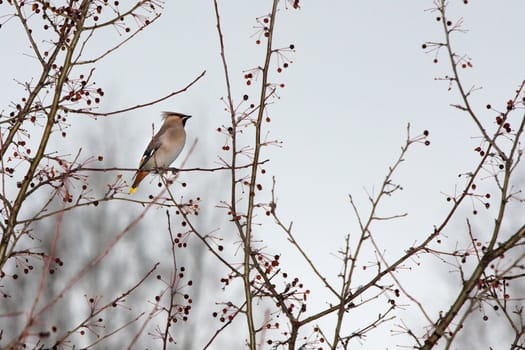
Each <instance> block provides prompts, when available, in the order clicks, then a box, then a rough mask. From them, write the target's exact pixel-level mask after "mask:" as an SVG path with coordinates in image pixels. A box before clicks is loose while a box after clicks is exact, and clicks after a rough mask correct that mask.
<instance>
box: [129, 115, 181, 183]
mask: <svg viewBox="0 0 525 350" xmlns="http://www.w3.org/2000/svg"><path fill="white" fill-rule="evenodd" d="M162 118H163V119H164V124H162V127H161V128H160V130H159V132H158V133H157V134H156V135H155V136H153V138H152V139H151V142H150V143H149V145H148V147H146V151H145V152H144V155H143V156H142V159H141V160H140V164H139V168H138V170H137V172H136V173H135V176H134V178H135V181H133V185H131V188H130V189H129V193H133V192H135V191H136V190H137V187H138V186H139V184H140V182H141V181H142V180H143V179H144V178H145V177H146V175H148V173H149V171H150V170H155V169H162V168H167V167H169V166H170V164H171V163H173V161H174V160H175V159H177V157H178V156H179V154H180V152H181V151H182V149H183V148H184V143H185V142H186V131H185V130H184V126H185V125H186V121H187V120H188V119H189V118H191V115H185V114H182V113H176V112H162Z"/></svg>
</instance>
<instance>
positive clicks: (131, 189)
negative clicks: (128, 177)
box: [128, 187, 137, 194]
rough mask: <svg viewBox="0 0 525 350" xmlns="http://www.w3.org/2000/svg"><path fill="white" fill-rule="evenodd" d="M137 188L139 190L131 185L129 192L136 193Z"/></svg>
mask: <svg viewBox="0 0 525 350" xmlns="http://www.w3.org/2000/svg"><path fill="white" fill-rule="evenodd" d="M136 190H137V188H136V187H130V188H129V192H128V193H129V194H133V193H135V191H136Z"/></svg>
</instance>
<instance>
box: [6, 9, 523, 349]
mask: <svg viewBox="0 0 525 350" xmlns="http://www.w3.org/2000/svg"><path fill="white" fill-rule="evenodd" d="M431 7H432V1H429V0H425V1H422V0H406V1H388V0H387V1H351V0H335V1H303V2H302V9H301V10H299V11H282V12H281V13H280V14H279V15H278V19H277V20H278V23H277V28H276V30H277V35H276V39H275V43H276V46H282V47H284V46H288V45H289V44H292V43H293V44H294V45H295V48H296V52H295V53H291V54H289V55H288V56H289V58H291V59H292V61H293V63H292V64H291V65H290V67H289V68H288V69H286V70H285V71H284V72H283V73H281V74H277V73H275V74H273V78H274V79H275V80H276V81H278V82H281V81H282V82H284V83H285V84H286V87H285V88H284V89H283V90H281V91H279V93H278V94H279V96H281V99H280V100H279V101H277V102H276V103H275V104H274V105H271V106H270V107H269V109H268V110H269V114H270V116H271V118H272V121H271V123H270V124H269V127H270V135H269V138H270V139H274V138H275V139H279V140H282V141H283V145H282V148H277V147H271V148H267V149H265V150H264V153H263V158H270V159H271V161H270V163H269V165H268V166H267V167H266V168H267V170H268V173H269V175H267V176H266V177H264V178H263V179H265V180H264V182H263V186H264V187H265V188H269V187H270V186H271V175H275V177H276V180H277V196H278V200H279V201H278V211H279V213H280V216H281V217H282V219H283V220H284V221H289V220H292V221H294V232H295V233H296V235H297V238H298V239H299V240H300V242H301V244H302V245H303V246H304V248H305V250H306V251H308V252H310V253H311V256H312V258H313V260H314V261H316V262H318V263H321V262H323V263H322V265H321V266H322V270H323V271H324V272H325V273H327V274H332V277H333V278H334V279H335V277H336V274H337V272H338V269H339V264H338V260H337V259H336V258H335V257H333V256H332V255H330V254H331V253H334V252H336V251H337V249H339V248H340V247H342V245H343V237H344V235H345V234H347V233H350V234H353V233H356V232H357V231H356V230H357V226H356V221H355V220H354V217H353V215H352V210H351V206H350V205H349V203H348V194H350V193H351V194H352V195H354V198H355V200H356V201H357V202H358V204H359V206H360V208H361V209H363V210H365V209H366V208H367V205H368V203H367V197H366V192H365V189H366V191H369V192H370V193H372V192H373V191H374V189H376V190H377V189H378V188H379V185H380V182H381V181H382V179H383V177H384V175H385V173H386V170H387V167H388V166H389V165H390V164H391V163H392V162H393V161H394V160H395V158H396V157H397V155H398V154H399V150H400V146H401V145H402V144H403V143H404V141H405V137H406V125H407V123H410V124H411V128H412V135H417V134H419V133H421V132H422V131H423V130H425V129H428V130H429V131H430V141H431V146H430V147H425V146H423V145H416V146H415V147H413V149H412V151H410V152H409V154H408V156H407V158H406V160H407V161H406V162H405V164H403V166H402V168H401V170H400V172H399V173H398V176H396V177H395V178H396V179H397V180H398V182H399V183H400V184H401V185H402V186H403V188H404V190H403V192H401V193H400V194H398V195H396V196H394V197H393V198H392V199H389V200H387V201H386V202H385V203H384V204H385V206H384V207H383V209H382V210H380V213H382V214H384V215H393V214H400V213H403V212H408V213H409V215H408V217H407V218H404V219H401V220H399V221H398V222H396V223H393V224H389V225H388V231H385V232H384V233H383V234H384V236H385V240H384V241H383V242H382V244H383V248H384V249H386V250H387V254H386V256H387V257H390V258H393V257H395V256H398V254H399V252H400V251H402V249H403V248H406V247H407V246H409V245H410V244H412V243H413V242H415V241H417V240H419V239H421V238H422V237H424V236H425V235H426V234H427V233H428V232H429V231H430V230H432V225H433V224H436V223H438V222H439V220H441V218H442V215H443V213H445V211H446V210H447V203H446V201H445V196H444V195H443V193H453V192H454V186H455V184H457V183H462V179H461V178H458V174H460V173H463V172H467V171H470V170H471V167H472V165H473V164H474V161H475V160H476V158H475V157H474V156H472V154H473V151H472V150H473V149H474V148H475V147H476V146H478V145H479V142H480V141H479V139H476V138H472V137H475V136H478V132H477V130H476V129H475V127H474V125H473V124H472V122H471V121H470V120H468V119H467V118H466V116H465V115H464V114H463V113H462V112H460V111H459V110H457V109H454V108H452V107H450V106H449V105H450V104H454V103H458V102H459V97H458V94H457V93H456V91H455V90H452V91H451V92H449V91H447V83H446V82H439V81H435V80H434V78H435V77H439V76H442V75H443V74H447V73H448V72H449V71H450V70H449V63H448V62H447V61H446V57H445V55H444V54H441V55H440V56H439V59H440V62H439V64H434V63H432V60H433V58H434V54H433V53H429V54H425V52H424V50H422V49H421V44H422V43H423V42H425V41H441V40H443V34H442V31H441V28H440V26H439V23H437V22H436V20H435V17H436V16H437V15H436V14H435V13H431V12H430V11H425V10H427V9H429V8H431ZM4 8H5V6H0V16H1V15H2V14H3V13H2V12H1V11H4ZM269 10H270V4H269V2H267V1H235V2H234V1H221V4H220V11H221V19H222V24H223V30H224V35H225V40H226V55H227V58H228V62H229V67H230V72H231V74H232V78H233V91H234V93H235V96H234V97H235V98H236V99H237V101H240V99H241V96H242V95H243V94H245V93H246V94H248V95H249V96H250V98H253V99H254V100H255V97H256V95H257V89H256V87H250V88H249V87H247V86H246V85H245V84H244V81H243V79H242V76H243V73H242V72H243V70H246V69H250V68H252V67H256V66H258V65H261V64H262V60H263V57H262V53H263V47H262V46H257V45H255V38H253V37H250V35H251V34H253V33H255V31H256V30H254V29H252V27H253V26H255V25H256V22H255V18H256V17H257V16H261V15H264V14H267V13H268V11H269ZM449 13H450V16H451V19H452V20H453V21H456V20H458V19H459V18H461V17H464V26H465V28H466V29H468V30H469V31H468V32H467V33H466V34H459V35H457V34H456V35H454V36H453V39H454V47H455V48H456V50H457V51H458V52H459V53H465V54H466V55H468V56H469V57H471V58H472V62H473V68H471V69H465V70H462V71H461V74H462V76H464V77H465V79H466V81H467V82H468V83H467V84H466V85H467V86H471V85H475V86H477V87H482V88H483V89H482V90H480V91H477V92H476V93H475V96H476V97H475V98H474V101H476V102H477V104H476V105H475V109H476V110H478V111H480V112H482V113H484V117H486V118H487V119H490V118H493V117H494V115H493V113H491V112H488V111H487V112H484V111H483V109H484V106H485V104H487V103H491V104H492V105H493V106H495V107H497V108H500V109H503V108H504V106H505V102H506V100H507V99H508V98H509V97H511V96H512V94H513V92H514V90H515V88H516V87H517V85H518V84H519V83H520V82H521V80H522V79H523V78H524V73H525V68H524V65H523V57H524V56H525V53H524V50H525V49H524V46H523V44H522V37H523V33H522V31H523V30H522V29H523V25H522V22H523V14H524V13H525V2H523V1H521V0H512V1H511V0H509V1H505V2H488V1H479V0H471V1H469V4H468V5H464V4H463V1H451V8H450V11H449ZM21 35H22V32H21V30H20V27H19V25H18V23H15V22H14V21H11V22H8V23H7V24H6V25H4V27H3V28H2V29H0V40H1V41H2V46H3V48H4V49H3V50H2V51H3V52H2V54H1V56H0V63H1V64H2V67H3V69H1V70H0V81H2V84H0V105H1V106H2V107H1V108H2V109H3V110H6V109H7V108H6V106H8V105H9V103H10V101H13V100H16V99H17V98H19V97H20V96H21V95H22V93H21V89H20V87H19V86H18V85H17V84H16V83H15V82H14V81H13V78H16V79H18V80H20V81H25V80H26V79H28V78H29V77H31V76H32V75H31V74H32V73H34V72H35V70H33V68H32V67H37V63H36V61H35V60H33V59H32V58H29V57H27V56H24V55H23V54H24V53H29V51H30V50H29V48H27V47H25V42H26V41H25V38H23V37H21ZM99 39H104V40H111V39H112V38H111V35H108V37H107V38H99ZM113 39H118V35H117V34H116V33H115V37H114V38H113ZM100 47H101V48H103V47H105V46H104V44H102V43H101V44H100ZM91 50H93V52H96V51H97V48H95V47H92V48H91ZM203 70H206V71H207V73H206V76H205V77H204V78H203V79H202V80H201V81H199V82H198V83H197V84H196V85H195V86H194V87H192V88H191V89H190V90H189V91H188V92H187V93H185V94H181V95H179V96H176V97H175V98H172V99H170V100H168V101H165V102H163V103H161V104H159V105H157V106H153V107H151V108H147V109H144V110H142V111H134V112H130V113H126V114H124V115H120V116H115V117H110V118H99V119H98V120H97V121H94V120H91V119H88V118H86V117H83V116H79V117H77V116H75V117H70V121H71V123H72V126H71V128H70V130H68V133H69V134H70V136H71V137H69V138H68V139H67V141H68V143H67V144H64V145H62V146H61V147H63V148H64V149H67V150H69V149H71V151H70V152H71V153H75V151H74V150H75V149H76V148H77V147H78V146H80V145H82V144H83V140H85V138H87V137H90V136H92V135H97V134H99V133H101V132H102V130H103V129H105V128H109V129H110V130H118V135H116V139H117V140H118V141H121V142H122V143H123V147H122V148H120V152H122V154H119V156H118V159H117V162H118V164H117V165H119V166H125V167H132V166H135V165H136V164H137V162H138V160H139V158H140V155H141V153H142V151H143V148H144V146H145V145H146V144H147V143H148V140H149V137H150V135H151V124H152V123H155V126H156V128H158V127H159V126H160V112H161V111H163V110H174V111H180V112H183V113H188V114H192V115H193V116H194V118H192V119H191V120H190V121H189V123H188V128H187V130H188V144H190V143H191V142H192V141H193V140H194V139H197V138H198V139H199V143H198V145H197V148H196V151H195V154H194V156H193V157H192V158H191V159H190V160H189V163H188V166H199V167H209V166H213V165H214V162H215V160H216V155H217V154H219V155H221V151H220V146H221V145H222V143H223V142H224V137H223V136H221V135H219V134H218V133H217V132H216V131H215V129H216V128H217V127H219V126H221V125H223V124H226V123H227V122H228V115H227V114H226V113H225V112H224V111H223V104H222V102H221V101H220V100H219V99H220V97H221V96H225V84H224V80H223V71H222V67H221V64H220V57H219V46H218V41H217V33H216V30H215V17H214V13H213V7H212V2H211V1H201V0H199V1H168V2H167V4H166V5H165V10H164V11H163V15H162V16H161V18H160V19H159V20H158V22H157V23H155V24H154V25H152V26H151V27H149V28H148V29H147V30H145V31H144V32H143V33H141V34H139V35H138V36H137V38H136V39H135V40H132V41H131V42H130V43H129V44H128V45H126V46H125V47H123V48H122V49H121V50H119V51H118V52H117V53H116V54H114V55H111V56H110V57H108V58H107V59H105V60H104V61H103V62H102V63H101V64H100V65H98V66H97V68H96V71H95V79H94V80H95V81H96V82H97V85H98V86H101V87H103V88H104V90H105V91H106V95H105V98H104V100H103V103H102V107H101V111H106V110H113V109H117V108H120V107H127V106H130V105H134V104H136V103H139V102H146V101H149V100H152V99H155V98H158V97H159V96H161V95H163V94H166V93H168V92H170V91H172V90H177V89H179V88H182V87H184V86H185V85H186V84H187V83H189V82H190V81H191V80H192V79H193V78H194V77H195V76H196V75H198V74H199V73H200V72H201V71H203ZM77 120H78V121H79V122H78V123H77ZM104 146H105V145H103V144H98V145H97V144H92V145H90V146H89V147H85V146H84V152H85V155H86V156H87V155H90V154H91V153H93V154H98V153H99V152H102V150H103V149H104ZM178 165H179V163H177V162H176V163H175V166H178ZM184 176H188V178H187V180H188V181H189V182H190V183H191V177H190V176H191V175H184ZM216 179H217V177H216V178H213V177H211V176H210V177H207V178H204V179H203V180H202V181H209V182H212V183H215V181H217V180H216ZM148 182H149V181H145V182H144V185H141V186H144V187H145V188H147V186H154V185H155V184H156V182H155V181H153V184H152V185H148ZM192 190H194V191H195V192H196V193H198V188H197V189H192ZM212 197H213V196H212ZM156 215H159V216H163V211H157V212H153V213H150V216H151V218H150V219H152V220H155V217H156ZM487 219H490V217H489V218H487ZM458 224H464V222H459V223H458ZM384 227H387V226H384ZM384 227H381V228H384ZM210 229H211V228H210ZM159 231H160V229H159ZM267 233H268V234H275V235H278V230H277V229H272V230H269V231H268V232H267ZM261 234H263V233H261ZM265 239H266V238H265ZM267 239H268V240H269V241H270V242H271V241H272V240H275V242H278V244H282V246H278V247H276V248H275V251H279V250H285V249H287V246H286V241H284V240H283V238H282V237H268V238H267ZM285 259H288V260H289V262H290V263H291V264H293V266H295V268H297V271H298V273H300V271H301V270H302V267H301V262H300V260H298V259H296V257H294V256H290V257H285ZM371 259H373V256H371ZM415 273H416V274H417V272H415ZM443 276H445V277H446V276H447V275H446V273H443V274H441V275H440V278H443ZM425 287H426V286H425ZM414 288H415V290H417V289H418V286H414ZM436 289H437V290H438V291H439V292H440V293H446V288H445V286H443V287H440V286H439V285H438V286H436ZM436 308H437V309H438V308H439V306H436ZM411 311H414V310H408V311H407V313H410V312H411ZM414 312H415V311H414ZM416 313H417V312H416ZM397 343H398V342H397V339H394V340H393V341H392V342H388V344H397ZM366 347H367V348H370V349H371V348H377V349H378V348H385V340H384V339H376V340H374V339H371V340H369V342H368V343H367V345H366ZM392 348H393V347H392Z"/></svg>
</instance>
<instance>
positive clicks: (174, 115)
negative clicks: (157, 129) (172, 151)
mask: <svg viewBox="0 0 525 350" xmlns="http://www.w3.org/2000/svg"><path fill="white" fill-rule="evenodd" d="M162 118H163V119H164V121H165V122H166V121H168V120H180V121H182V125H183V126H185V125H186V121H187V120H188V119H190V118H191V115H186V114H182V113H178V112H162ZM172 118H173V119H172Z"/></svg>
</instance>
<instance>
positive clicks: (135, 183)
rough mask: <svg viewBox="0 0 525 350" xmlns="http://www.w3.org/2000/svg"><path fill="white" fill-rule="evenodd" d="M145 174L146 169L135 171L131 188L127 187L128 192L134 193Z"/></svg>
mask: <svg viewBox="0 0 525 350" xmlns="http://www.w3.org/2000/svg"><path fill="white" fill-rule="evenodd" d="M146 175H148V172H147V171H140V170H139V171H137V173H136V174H135V181H133V185H131V188H130V189H129V193H130V194H131V193H135V191H136V190H137V187H139V184H140V183H141V181H142V180H143V179H144V178H145V177H146Z"/></svg>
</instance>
